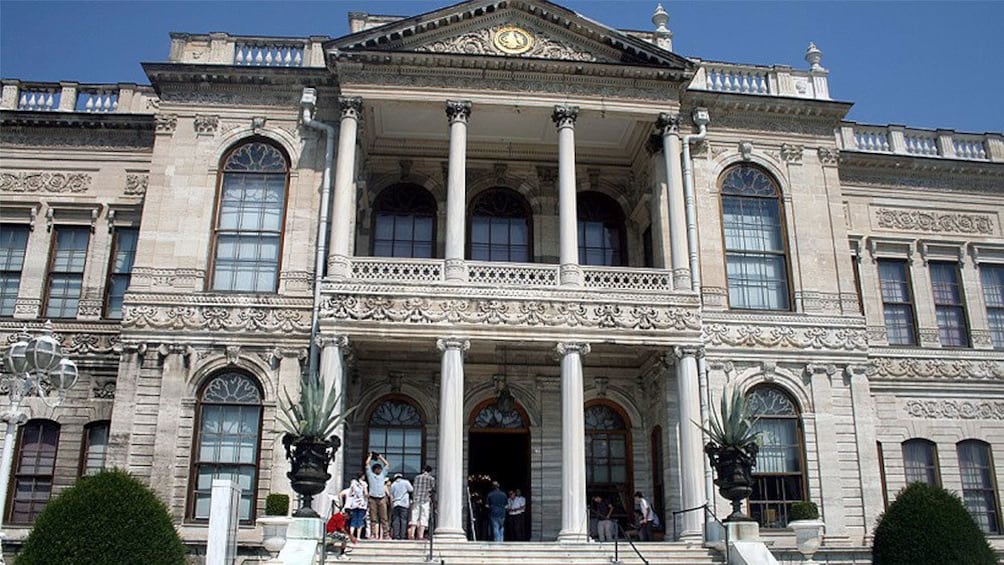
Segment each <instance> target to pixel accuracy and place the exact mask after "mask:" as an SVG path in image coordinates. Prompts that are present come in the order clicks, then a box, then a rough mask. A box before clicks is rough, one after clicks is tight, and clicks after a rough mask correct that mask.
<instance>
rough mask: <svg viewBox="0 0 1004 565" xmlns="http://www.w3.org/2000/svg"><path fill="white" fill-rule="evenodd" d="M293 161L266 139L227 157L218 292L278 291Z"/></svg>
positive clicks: (217, 246) (217, 240) (216, 248)
mask: <svg viewBox="0 0 1004 565" xmlns="http://www.w3.org/2000/svg"><path fill="white" fill-rule="evenodd" d="M288 181H289V161H288V160H287V159H286V157H285V155H284V154H283V153H282V151H280V150H279V148H277V147H275V146H274V145H272V144H270V143H266V142H264V141H252V142H248V143H244V144H242V145H239V146H237V147H236V148H234V149H233V150H231V151H230V153H229V154H228V155H227V156H226V157H225V158H224V160H223V167H222V172H221V175H220V182H219V185H220V189H219V191H220V192H219V197H218V201H217V205H216V207H217V216H216V226H215V230H214V233H213V277H212V288H213V290H221V291H233V292H275V291H276V289H277V284H278V274H279V257H280V251H281V246H282V231H283V224H284V222H285V214H286V188H287V186H288Z"/></svg>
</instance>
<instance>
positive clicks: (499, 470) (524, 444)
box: [467, 430, 531, 541]
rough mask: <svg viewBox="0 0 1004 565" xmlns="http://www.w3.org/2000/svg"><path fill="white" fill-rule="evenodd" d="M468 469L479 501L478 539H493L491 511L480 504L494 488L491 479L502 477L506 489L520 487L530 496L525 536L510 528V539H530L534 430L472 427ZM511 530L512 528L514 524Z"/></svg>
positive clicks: (473, 490) (502, 486)
mask: <svg viewBox="0 0 1004 565" xmlns="http://www.w3.org/2000/svg"><path fill="white" fill-rule="evenodd" d="M467 449H468V454H467V458H468V459H467V472H468V478H469V479H470V488H471V497H472V499H473V500H474V501H475V503H474V506H475V517H476V519H475V527H476V531H477V539H478V540H484V539H489V537H490V534H489V529H490V527H489V526H488V519H487V513H486V512H484V511H483V509H482V508H478V503H477V501H478V500H484V498H485V495H486V494H487V493H488V491H489V490H490V489H491V481H498V482H499V485H500V486H501V488H502V490H503V491H504V492H506V493H508V492H509V491H510V490H515V489H519V490H520V491H521V492H522V493H523V496H524V497H525V498H526V512H524V514H523V530H524V532H525V535H524V537H523V539H521V540H516V539H513V538H512V531H507V532H506V541H526V540H528V539H530V535H531V534H530V507H531V501H530V433H529V431H518V432H516V431H513V430H506V431H489V430H484V431H481V430H479V431H472V432H471V433H470V436H469V438H468V444H467ZM509 530H512V528H510V529H509Z"/></svg>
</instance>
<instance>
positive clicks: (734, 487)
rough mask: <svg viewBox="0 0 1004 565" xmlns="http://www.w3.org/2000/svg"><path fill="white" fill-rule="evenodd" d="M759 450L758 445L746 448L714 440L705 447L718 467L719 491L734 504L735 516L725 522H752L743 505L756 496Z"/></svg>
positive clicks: (714, 464) (750, 445) (748, 445)
mask: <svg viewBox="0 0 1004 565" xmlns="http://www.w3.org/2000/svg"><path fill="white" fill-rule="evenodd" d="M757 451H759V448H758V447H757V444H756V443H755V442H750V443H748V444H746V445H743V446H738V447H737V446H731V445H719V444H717V443H715V442H713V441H711V442H708V443H707V445H705V446H704V452H705V453H706V454H707V455H708V459H709V460H710V461H711V466H712V467H714V468H715V477H716V478H715V484H716V485H718V492H720V493H721V494H722V496H724V497H725V498H727V499H729V500H730V501H731V502H732V514H729V516H728V517H727V518H725V520H724V521H725V522H750V521H752V520H751V518H750V517H749V516H747V515H745V514H743V512H742V502H743V500H746V499H747V498H749V496H750V494H752V493H753V476H752V472H753V467H754V466H755V465H756V454H757Z"/></svg>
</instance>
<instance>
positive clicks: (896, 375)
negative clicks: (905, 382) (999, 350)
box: [869, 357, 1004, 380]
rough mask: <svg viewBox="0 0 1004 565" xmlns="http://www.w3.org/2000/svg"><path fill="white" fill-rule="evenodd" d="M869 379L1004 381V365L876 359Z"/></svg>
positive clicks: (999, 362)
mask: <svg viewBox="0 0 1004 565" xmlns="http://www.w3.org/2000/svg"><path fill="white" fill-rule="evenodd" d="M869 376H872V377H881V378H887V379H975V380H988V379H991V380H992V379H1004V361H1002V360H998V359H942V358H938V359H918V358H916V357H907V358H902V357H876V358H875V359H873V360H872V367H871V370H870V371H869Z"/></svg>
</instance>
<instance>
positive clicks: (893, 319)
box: [878, 259, 917, 345]
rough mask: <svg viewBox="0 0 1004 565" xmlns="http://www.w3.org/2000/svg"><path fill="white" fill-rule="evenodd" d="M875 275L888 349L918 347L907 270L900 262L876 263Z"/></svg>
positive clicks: (892, 260) (886, 260)
mask: <svg viewBox="0 0 1004 565" xmlns="http://www.w3.org/2000/svg"><path fill="white" fill-rule="evenodd" d="M878 272H879V281H880V283H881V285H882V312H883V314H884V316H885V331H886V334H887V335H888V339H889V345H917V329H916V326H915V325H914V317H913V293H912V292H910V267H909V266H908V265H907V262H906V261H903V260H900V259H879V260H878Z"/></svg>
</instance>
